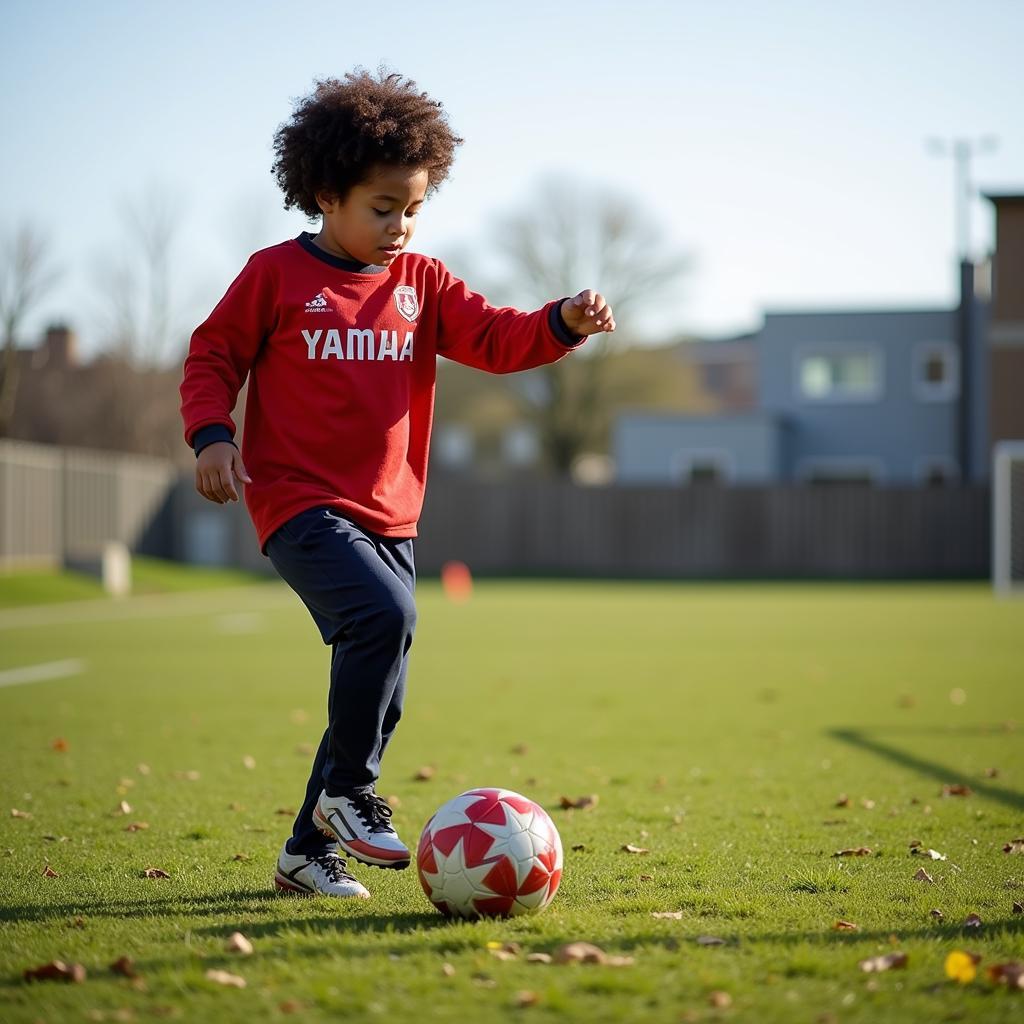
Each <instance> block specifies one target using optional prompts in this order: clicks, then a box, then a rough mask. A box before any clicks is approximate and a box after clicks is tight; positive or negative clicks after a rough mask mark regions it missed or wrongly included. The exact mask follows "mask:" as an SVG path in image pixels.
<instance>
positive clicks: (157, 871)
mask: <svg viewBox="0 0 1024 1024" xmlns="http://www.w3.org/2000/svg"><path fill="white" fill-rule="evenodd" d="M142 876H143V878H170V877H171V876H170V875H169V874H168V873H167V872H166V871H164V869H163V868H146V870H145V871H143V872H142Z"/></svg>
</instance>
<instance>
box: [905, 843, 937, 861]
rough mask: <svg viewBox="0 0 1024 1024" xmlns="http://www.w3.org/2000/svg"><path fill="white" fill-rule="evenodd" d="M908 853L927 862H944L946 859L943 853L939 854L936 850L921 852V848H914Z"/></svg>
mask: <svg viewBox="0 0 1024 1024" xmlns="http://www.w3.org/2000/svg"><path fill="white" fill-rule="evenodd" d="M910 853H911V855H912V856H914V857H927V858H928V859H929V860H945V859H946V855H945V854H944V853H939V851H938V850H932V849H927V850H922V849H921V847H919V846H917V847H914V849H912V850H911V851H910Z"/></svg>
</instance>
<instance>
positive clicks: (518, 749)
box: [510, 743, 530, 756]
mask: <svg viewBox="0 0 1024 1024" xmlns="http://www.w3.org/2000/svg"><path fill="white" fill-rule="evenodd" d="M529 749H530V748H529V747H528V746H527V745H526V744H525V743H517V744H516V745H515V746H514V747H513V748H512V749H511V751H510V753H512V754H518V755H519V756H522V755H523V754H525V753H527V751H529Z"/></svg>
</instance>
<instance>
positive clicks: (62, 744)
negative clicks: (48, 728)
mask: <svg viewBox="0 0 1024 1024" xmlns="http://www.w3.org/2000/svg"><path fill="white" fill-rule="evenodd" d="M50 747H51V748H52V749H53V750H56V751H57V753H58V754H66V753H67V752H68V741H67V740H66V739H64V737H63V736H58V737H57V738H56V739H55V740H54V741H53V742H52V743H51V744H50Z"/></svg>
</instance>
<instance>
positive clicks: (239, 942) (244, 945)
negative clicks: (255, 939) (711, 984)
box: [224, 932, 252, 956]
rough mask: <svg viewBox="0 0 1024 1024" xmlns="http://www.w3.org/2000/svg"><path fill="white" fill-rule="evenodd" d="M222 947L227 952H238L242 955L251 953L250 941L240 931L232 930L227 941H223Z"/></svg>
mask: <svg viewBox="0 0 1024 1024" xmlns="http://www.w3.org/2000/svg"><path fill="white" fill-rule="evenodd" d="M224 949H225V950H227V952H229V953H240V954H241V955H242V956H250V955H251V954H252V943H251V942H250V941H249V940H248V939H247V938H246V937H245V936H244V935H243V934H242V933H241V932H232V933H231V934H230V935H229V936H228V941H227V942H225V943H224Z"/></svg>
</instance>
